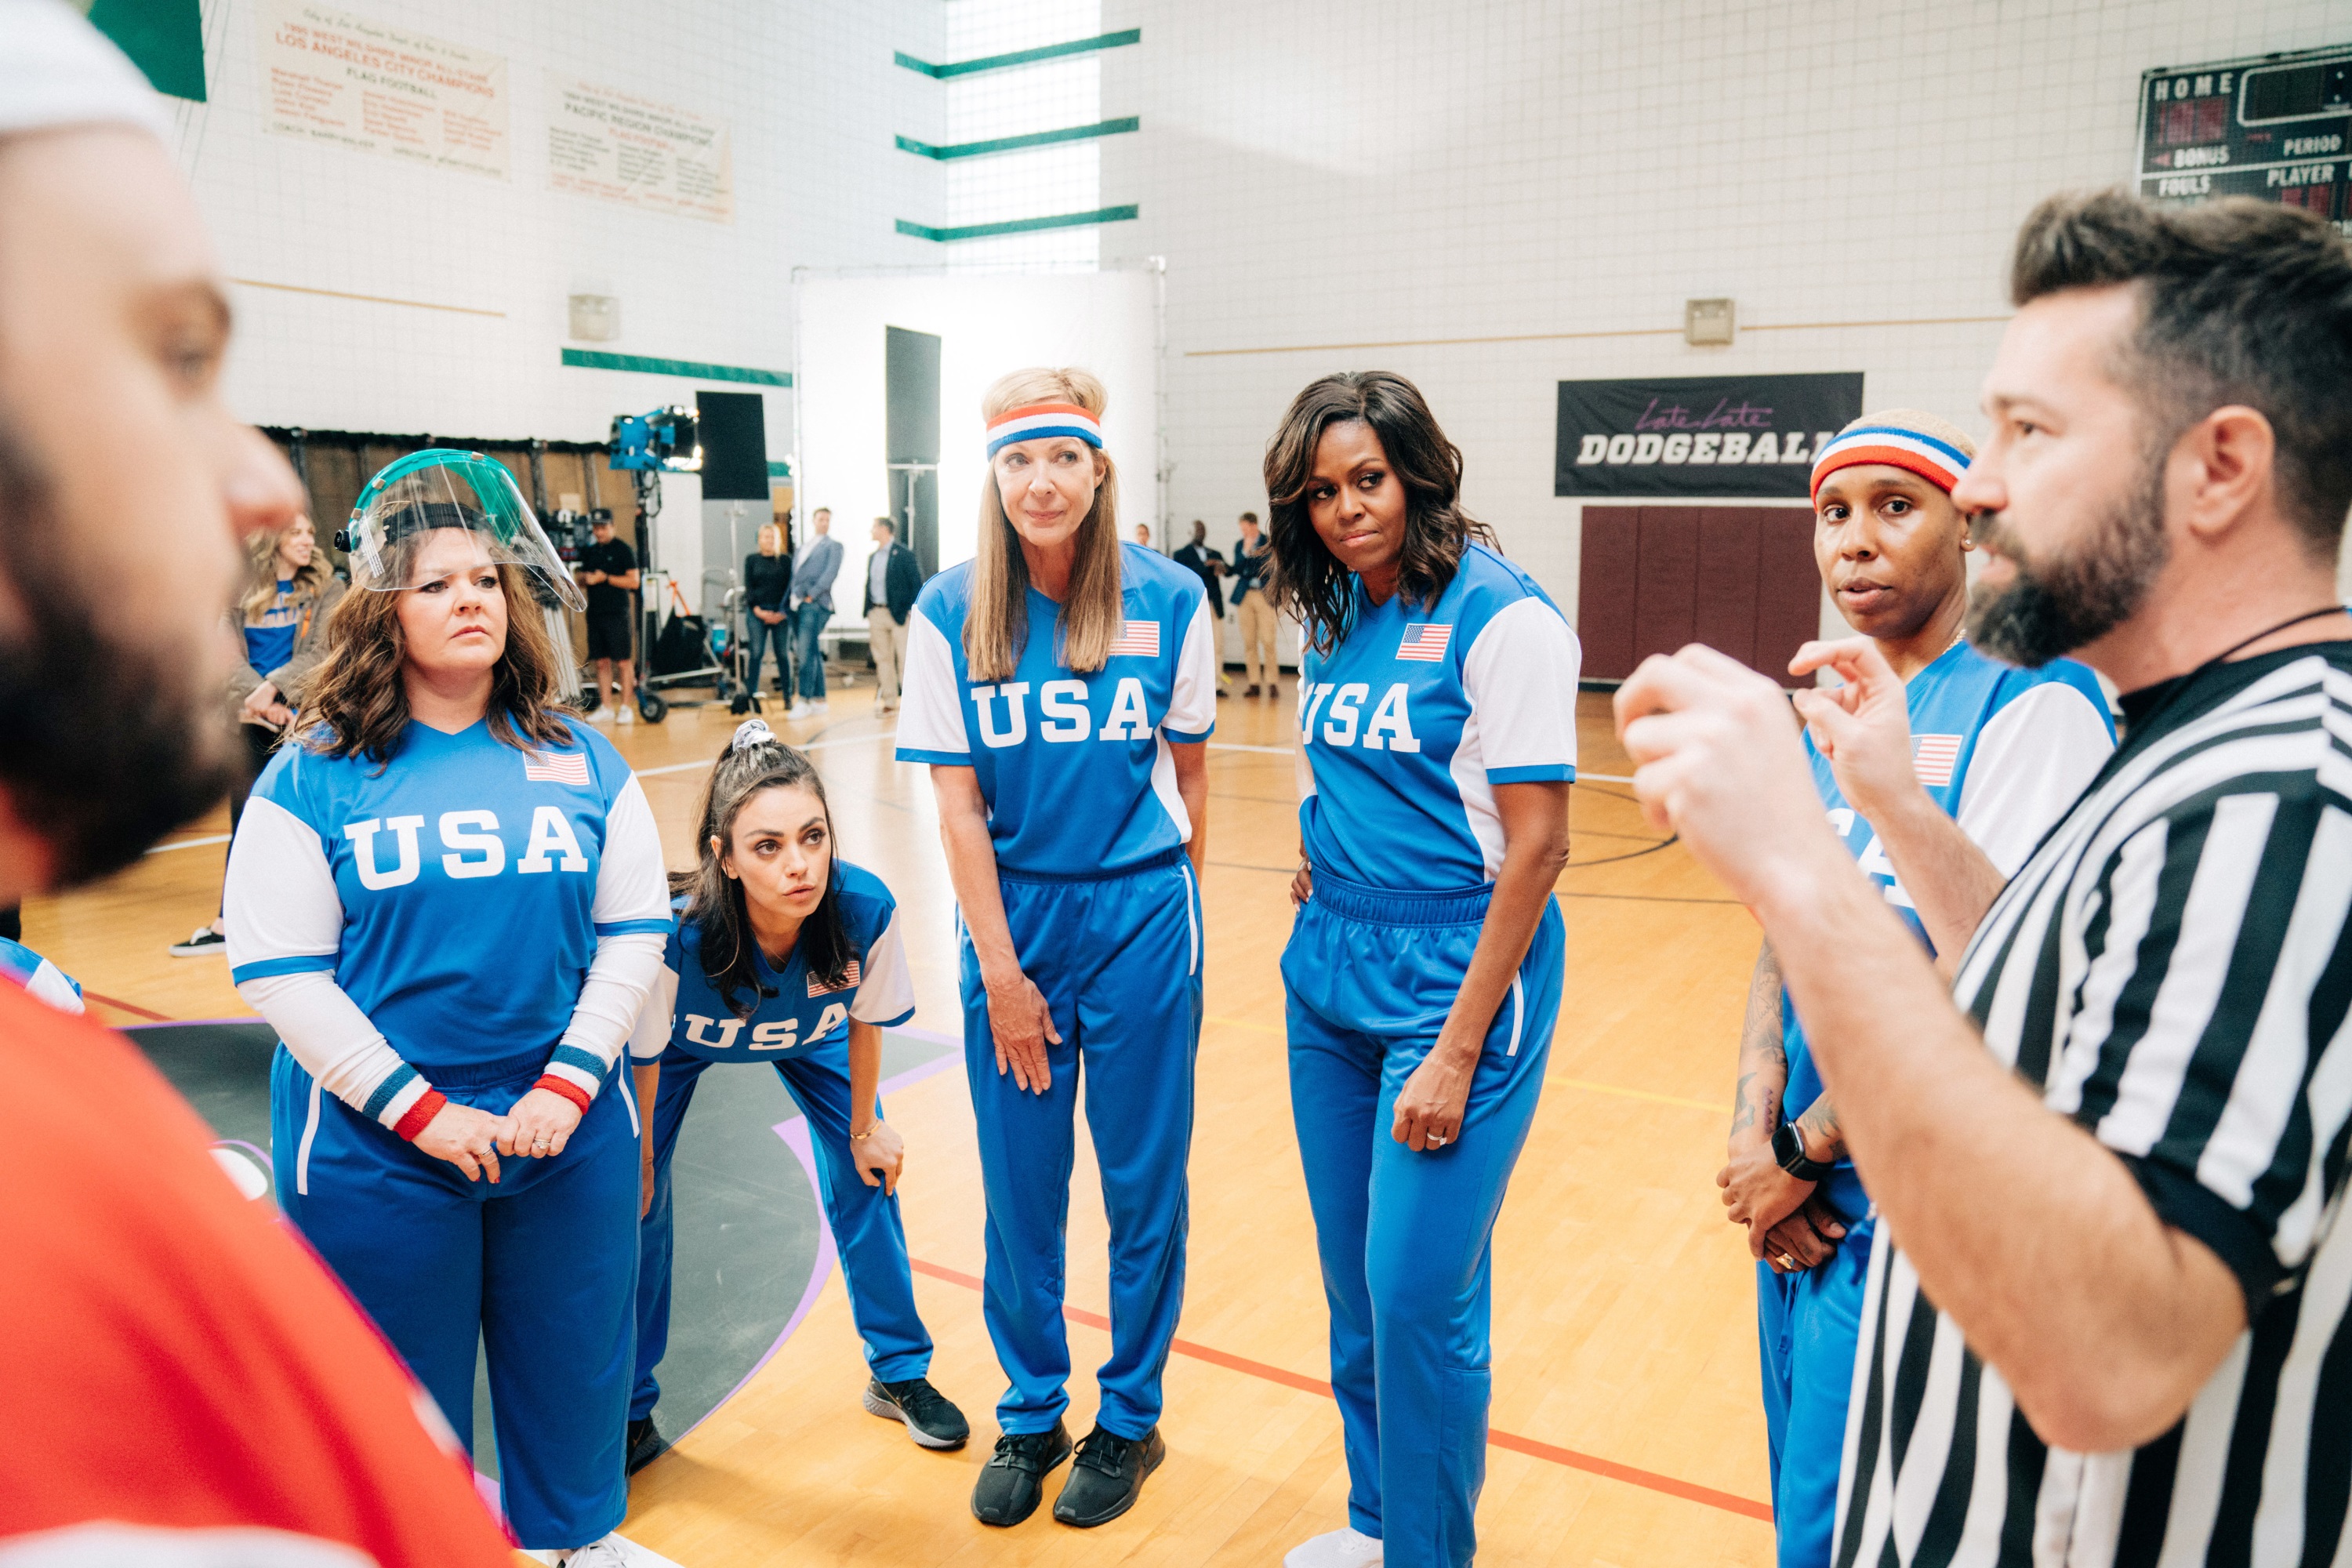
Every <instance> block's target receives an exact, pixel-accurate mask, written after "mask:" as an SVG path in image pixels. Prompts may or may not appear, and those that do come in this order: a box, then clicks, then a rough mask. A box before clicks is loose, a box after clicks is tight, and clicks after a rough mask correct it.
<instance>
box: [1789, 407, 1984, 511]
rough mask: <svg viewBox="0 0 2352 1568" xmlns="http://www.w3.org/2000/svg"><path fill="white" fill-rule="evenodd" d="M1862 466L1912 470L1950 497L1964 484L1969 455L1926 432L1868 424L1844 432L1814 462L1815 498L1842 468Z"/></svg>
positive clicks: (1813, 491)
mask: <svg viewBox="0 0 2352 1568" xmlns="http://www.w3.org/2000/svg"><path fill="white" fill-rule="evenodd" d="M1861 463H1885V464H1886V465H1887V466H1889V467H1890V468H1908V469H1910V470H1911V472H1913V473H1915V474H1916V475H1918V476H1919V477H1920V478H1921V479H1926V480H1927V482H1928V483H1929V484H1932V485H1934V486H1936V487H1937V489H1941V490H1943V491H1944V492H1945V493H1947V494H1949V493H1950V491H1951V489H1952V487H1953V486H1954V485H1957V484H1958V483H1959V482H1960V476H1961V475H1962V474H1964V473H1966V472H1968V468H1969V455H1968V454H1967V453H1966V452H1963V451H1961V450H1960V449H1959V448H1958V447H1955V446H1953V445H1952V444H1951V443H1950V442H1948V441H1945V440H1940V439H1938V438H1937V437H1934V436H1930V435H1928V434H1927V432H1925V431H1923V430H1906V429H1905V428H1904V427H1903V426H1899V425H1864V426H1862V427H1861V428H1859V429H1855V430H1847V431H1843V432H1841V433H1840V434H1839V436H1838V437H1837V439H1835V440H1834V441H1832V442H1831V443H1830V444H1829V445H1828V446H1826V447H1822V451H1821V456H1819V457H1817V458H1814V459H1813V482H1812V491H1811V494H1812V498H1813V499H1814V500H1816V501H1818V500H1820V499H1821V493H1822V480H1823V479H1828V478H1829V477H1830V476H1831V475H1832V474H1833V473H1835V472H1836V471H1837V470H1838V469H1840V468H1853V467H1854V466H1855V465H1857V464H1861Z"/></svg>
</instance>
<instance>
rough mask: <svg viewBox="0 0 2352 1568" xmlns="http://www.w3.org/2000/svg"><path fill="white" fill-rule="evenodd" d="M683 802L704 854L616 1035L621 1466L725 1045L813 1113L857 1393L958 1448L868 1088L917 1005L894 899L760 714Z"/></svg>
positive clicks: (663, 1326) (684, 881) (805, 765)
mask: <svg viewBox="0 0 2352 1568" xmlns="http://www.w3.org/2000/svg"><path fill="white" fill-rule="evenodd" d="M696 820H697V821H698V823H699V824H700V827H699V829H698V834H697V837H698V838H699V839H700V840H701V849H702V857H701V863H700V864H699V865H698V866H697V867H696V868H694V869H693V870H691V871H687V872H682V873H680V874H679V875H677V877H675V878H673V879H672V883H673V886H674V887H675V888H676V889H677V892H679V893H680V894H681V895H683V896H682V898H681V899H680V900H679V906H680V908H679V912H678V922H677V931H676V932H675V933H674V934H673V935H672V936H671V937H670V939H669V947H668V951H667V952H666V953H665V954H664V957H663V962H662V971H661V973H660V974H659V975H658V976H656V979H655V981H654V985H653V995H652V998H651V1000H650V1001H649V1002H648V1003H647V1004H646V1010H645V1012H644V1014H643V1015H642V1016H640V1017H639V1018H638V1020H637V1027H636V1032H635V1034H634V1035H633V1036H632V1037H630V1041H629V1057H630V1064H631V1066H632V1067H633V1068H635V1077H636V1088H637V1101H638V1103H639V1104H640V1105H642V1106H644V1107H645V1111H646V1133H645V1146H644V1168H645V1175H644V1197H643V1200H642V1202H643V1205H644V1207H645V1217H644V1219H643V1221H642V1222H641V1223H640V1225H639V1226H638V1241H639V1250H638V1258H637V1375H636V1386H635V1390H634V1392H633V1393H632V1394H631V1395H630V1399H629V1468H630V1469H631V1470H632V1471H635V1470H637V1469H641V1468H644V1467H645V1465H646V1463H647V1462H648V1461H650V1460H651V1459H652V1458H654V1457H655V1456H656V1455H657V1454H659V1453H660V1452H661V1451H662V1449H663V1447H666V1445H665V1444H664V1443H663V1441H662V1439H661V1436H660V1434H659V1433H658V1431H656V1428H655V1426H654V1419H653V1414H654V1405H655V1403H656V1401H657V1400H659V1399H660V1397H661V1384H659V1383H658V1382H657V1381H656V1379H655V1376H654V1369H655V1368H656V1367H657V1366H659V1365H660V1364H661V1360H662V1356H663V1353H664V1352H666V1351H667V1349H668V1346H669V1305H670V1264H671V1258H672V1252H673V1235H672V1231H671V1205H670V1163H671V1161H672V1159H673V1158H674V1157H675V1156H676V1154H677V1134H678V1128H679V1126H680V1125H681V1124H682V1123H683V1122H684V1121H686V1111H687V1107H688V1106H689V1105H691V1104H692V1103H693V1101H694V1086H695V1084H696V1083H697V1082H698V1081H699V1079H701V1077H702V1075H703V1073H704V1071H705V1070H706V1069H708V1068H710V1067H712V1066H713V1065H716V1064H723V1063H727V1062H748V1063H752V1064H758V1063H761V1062H765V1063H767V1064H769V1065H770V1066H772V1067H773V1068H775V1069H776V1076H777V1077H778V1078H780V1079H782V1080H783V1084H784V1089H785V1090H786V1092H788V1093H789V1094H791V1096H792V1097H793V1101H794V1102H795V1103H796V1104H798V1105H799V1106H800V1108H801V1112H802V1114H803V1115H804V1116H806V1117H807V1118H808V1125H809V1142H810V1144H811V1146H812V1148H813V1150H814V1153H815V1155H816V1173H817V1194H818V1196H819V1198H820V1199H821V1200H822V1201H823V1203H824V1217H825V1223H826V1224H827V1225H829V1226H832V1227H833V1239H834V1245H835V1247H837V1248H838V1249H839V1250H840V1253H841V1272H842V1278H843V1279H844V1280H845V1282H846V1283H847V1285H848V1287H849V1310H850V1313H851V1315H852V1316H853V1317H854V1318H855V1319H856V1321H857V1332H858V1335H859V1337H860V1338H861V1339H863V1340H864V1341H865V1342H866V1365H867V1368H868V1370H869V1372H870V1373H871V1376H870V1378H869V1380H868V1382H867V1384H866V1399H865V1404H866V1409H867V1410H869V1411H871V1412H872V1413H873V1414H875V1415H881V1416H886V1417H887V1418H889V1419H891V1420H894V1421H903V1422H904V1423H906V1426H907V1433H908V1436H911V1437H912V1438H914V1440H915V1441H916V1442H917V1443H919V1444H920V1445H922V1446H923V1447H926V1448H961V1447H963V1445H964V1440H965V1439H966V1438H967V1437H969V1436H971V1427H970V1426H967V1425H966V1424H965V1422H964V1418H963V1413H962V1412H961V1411H960V1410H958V1409H957V1408H956V1407H955V1406H954V1405H951V1404H950V1403H949V1402H948V1401H947V1400H946V1399H945V1398H943V1397H942V1396H941V1395H940V1393H939V1391H938V1390H937V1389H935V1388H933V1387H932V1386H931V1384H930V1381H929V1377H928V1376H927V1375H926V1374H927V1373H929V1371H930V1364H931V1336H930V1335H929V1332H927V1331H925V1330H924V1328H923V1321H922V1319H921V1317H920V1316H919V1315H918V1314H917V1312H916V1310H915V1277H914V1270H913V1268H912V1267H911V1266H910V1265H909V1264H908V1260H907V1233H906V1230H905V1227H904V1226H901V1225H900V1223H899V1219H898V1174H899V1172H900V1170H901V1169H902V1167H903V1163H904V1160H905V1149H904V1145H903V1144H901V1143H900V1142H899V1139H898V1131H897V1130H896V1129H894V1128H892V1127H891V1126H890V1125H889V1124H888V1123H887V1122H885V1121H883V1120H882V1107H881V1104H880V1103H879V1101H877V1100H876V1098H875V1091H876V1086H877V1083H878V1082H879V1080H880V1078H881V1074H882V1031H883V1030H884V1029H886V1028H888V1027H890V1026H893V1025H897V1024H903V1023H905V1022H906V1021H907V1020H908V1018H911V1017H913V1016H914V1015H915V987H914V983H913V982H912V981H911V980H910V979H908V974H907V952H906V947H905V944H904V943H902V942H900V941H899V935H898V902H897V900H894V899H892V898H891V896H890V889H888V888H886V887H884V886H883V885H882V879H880V878H879V877H877V876H875V875H874V873H872V872H871V871H867V870H865V869H863V868H859V867H856V866H853V865H851V864H850V863H849V862H848V861H846V860H844V859H841V858H839V857H838V851H837V846H836V845H835V842H834V837H833V814H832V812H831V810H830V809H829V808H828V807H827V806H826V805H825V799H824V781H823V780H821V779H819V778H818V777H817V773H816V769H815V768H814V767H812V766H811V765H810V763H809V760H808V758H807V757H806V756H805V755H804V754H803V753H802V752H797V751H795V750H793V748H792V747H790V746H787V745H785V744H784V743H783V742H781V741H779V740H777V739H776V737H775V736H774V734H773V733H772V732H771V731H769V729H768V726H767V725H766V724H764V723H762V722H761V721H759V720H757V719H753V720H751V721H748V722H746V723H744V724H742V725H740V726H739V727H738V728H737V730H736V731H735V736H734V739H733V740H732V741H731V742H729V744H728V748H727V750H726V751H725V752H721V753H720V754H719V762H718V764H717V766H715V767H713V768H712V769H711V773H710V784H709V787H708V788H707V789H706V790H705V791H704V792H703V797H702V810H701V813H700V815H699V816H698V817H697V819H696Z"/></svg>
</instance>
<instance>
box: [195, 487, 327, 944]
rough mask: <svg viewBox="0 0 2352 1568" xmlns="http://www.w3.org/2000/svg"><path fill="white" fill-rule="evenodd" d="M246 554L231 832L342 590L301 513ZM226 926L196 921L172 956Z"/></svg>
mask: <svg viewBox="0 0 2352 1568" xmlns="http://www.w3.org/2000/svg"><path fill="white" fill-rule="evenodd" d="M250 553H251V556H252V561H251V566H252V570H251V571H250V572H249V573H248V574H247V578H246V587H245V593H244V595H242V596H241V597H240V598H239V599H238V600H237V605H236V616H237V620H238V621H239V623H240V625H239V627H238V629H239V630H240V631H241V632H242V633H243V634H244V637H245V662H244V663H243V664H241V665H239V666H238V667H237V669H236V673H235V674H234V675H232V676H230V677H229V680H228V704H229V712H230V714H231V716H232V717H233V718H234V719H235V720H236V732H237V734H238V735H239V736H240V737H242V738H243V740H244V742H245V750H246V757H247V763H248V766H247V769H246V771H245V773H244V775H243V776H242V777H241V778H240V779H239V780H238V781H237V783H236V786H235V787H234V788H232V789H231V790H230V791H229V796H228V830H229V831H230V832H231V833H235V832H236V824H237V819H238V818H239V817H241V816H244V815H245V800H246V796H247V795H249V794H251V793H252V790H253V781H254V780H255V779H257V778H258V777H259V776H260V775H261V770H262V768H263V766H264V765H265V764H266V763H268V761H269V752H270V749H271V748H272V747H274V746H276V745H277V744H278V737H279V736H281V735H283V734H284V733H285V732H286V726H287V725H288V724H289V723H291V722H293V719H294V710H295V709H297V708H299V707H300V706H301V705H302V699H303V697H304V695H305V693H306V691H307V689H308V688H309V684H310V672H311V671H312V670H313V669H316V668H318V666H319V660H320V659H321V658H324V657H325V656H326V652H327V616H328V613H329V612H330V611H331V610H333V609H334V607H335V605H336V602H337V601H339V600H340V599H341V598H342V596H343V581H342V579H341V578H340V577H338V576H336V575H335V574H333V573H332V572H331V571H329V570H328V567H327V558H326V557H325V556H323V555H321V554H320V553H319V536H318V532H317V531H316V530H315V529H313V528H312V527H311V526H310V519H309V518H307V517H298V518H296V519H295V520H294V521H293V522H292V523H290V524H289V525H288V527H287V529H286V531H284V532H283V533H278V534H274V535H273V534H268V533H260V534H256V535H255V536H254V538H253V541H252V543H251V545H250ZM225 931H226V927H225V926H224V924H223V922H222V921H221V918H220V916H219V915H218V914H217V913H216V914H215V915H214V916H213V919H212V923H211V924H209V925H201V926H198V927H197V928H196V929H195V930H194V931H193V932H192V933H190V935H189V937H188V940H187V941H185V942H174V943H173V945H172V956H173V957H174V958H202V957H204V956H205V955H206V954H207V953H215V952H226V951H227V947H228V939H227V937H226V935H225V934H224V932H225Z"/></svg>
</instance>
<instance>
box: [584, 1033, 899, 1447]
mask: <svg viewBox="0 0 2352 1568" xmlns="http://www.w3.org/2000/svg"><path fill="white" fill-rule="evenodd" d="M719 1065H721V1064H719V1063H716V1062H713V1061H711V1060H709V1058H704V1057H698V1056H690V1055H688V1053H687V1052H685V1051H681V1050H678V1049H677V1048H676V1047H672V1048H670V1049H669V1050H667V1051H665V1052H663V1053H662V1057H661V1087H660V1088H659V1089H657V1090H656V1092H655V1095H654V1202H653V1207H652V1208H650V1209H648V1210H647V1211H646V1216H645V1218H644V1219H643V1220H642V1221H640V1222H639V1223H638V1226H637V1243H638V1250H637V1372H636V1378H635V1386H634V1387H633V1388H632V1390H631V1392H630V1394H629V1419H630V1420H632V1421H635V1420H636V1419H638V1418H639V1417H641V1416H646V1415H652V1414H653V1413H654V1406H655V1405H656V1404H657V1403H659V1402H660V1399H661V1384H660V1383H659V1382H658V1381H657V1380H656V1378H655V1376H654V1369H655V1368H656V1367H657V1366H659V1365H660V1364H661V1360H662V1357H663V1355H664V1354H666V1353H667V1352H668V1350H669V1302H670V1265H671V1262H672V1258H673V1256H674V1252H675V1247H676V1236H675V1232H674V1229H673V1210H672V1206H671V1201H670V1162H671V1160H672V1158H673V1157H674V1156H675V1155H676V1154H677V1134H678V1128H679V1127H680V1125H682V1124H683V1123H684V1122H685V1121H686V1112H687V1108H688V1106H690V1105H692V1104H693V1103H694V1086H695V1082H696V1080H697V1079H700V1078H701V1077H702V1074H703V1070H704V1069H705V1068H711V1067H717V1066H719ZM772 1066H773V1067H774V1068H775V1069H776V1076H777V1077H778V1078H780V1079H783V1080H784V1089H785V1091H786V1092H788V1093H789V1094H791V1096H792V1097H793V1103H794V1104H796V1105H798V1106H799V1107H800V1108H801V1114H802V1115H803V1116H805V1117H806V1118H808V1124H809V1149H810V1152H812V1153H813V1154H814V1155H815V1156H816V1190H817V1198H818V1200H819V1201H820V1202H821V1203H822V1204H823V1205H824V1222H825V1224H826V1225H827V1226H830V1227H831V1228H832V1230H833V1245H834V1247H835V1250H836V1251H838V1252H839V1253H840V1255H841V1276H842V1282H843V1283H844V1284H845V1285H847V1286H848V1287H849V1312H850V1316H851V1317H852V1318H854V1319H855V1320H856V1323H857V1332H858V1337H859V1338H861V1339H863V1340H864V1341H865V1342H866V1364H867V1365H868V1366H870V1367H872V1368H873V1369H874V1375H875V1376H877V1377H878V1378H880V1379H881V1380H882V1381H883V1382H885V1383H904V1382H905V1381H906V1380H907V1379H908V1378H910V1377H921V1376H923V1375H924V1374H925V1373H928V1372H929V1371H930V1368H931V1336H930V1334H929V1331H926V1330H925V1329H924V1327H923V1320H922V1318H921V1316H920V1315H919V1314H918V1313H917V1312H916V1310H915V1273H914V1268H913V1266H912V1265H910V1264H909V1263H908V1260H907V1232H906V1229H905V1227H904V1226H902V1225H901V1224H900V1223H899V1218H898V1199H897V1197H895V1196H885V1195H884V1194H883V1192H882V1189H881V1188H880V1187H869V1186H867V1185H866V1183H865V1181H864V1179H863V1178H861V1177H860V1176H859V1175H858V1173H857V1165H856V1161H855V1160H854V1159H852V1157H851V1155H850V1149H849V1041H848V1038H847V1037H845V1036H843V1037H835V1038H834V1039H832V1040H829V1041H826V1042H825V1043H824V1044H822V1045H819V1046H814V1047H808V1048H806V1049H804V1050H801V1051H794V1052H793V1053H792V1054H790V1055H788V1056H782V1057H778V1058H773V1060H772ZM880 1108H881V1104H880V1101H879V1100H877V1101H876V1110H877V1113H878V1112H879V1110H880ZM776 1152H777V1154H778V1155H779V1156H780V1157H782V1158H790V1155H789V1154H788V1153H787V1152H785V1151H784V1150H783V1149H782V1147H781V1146H779V1147H778V1149H777V1151H776Z"/></svg>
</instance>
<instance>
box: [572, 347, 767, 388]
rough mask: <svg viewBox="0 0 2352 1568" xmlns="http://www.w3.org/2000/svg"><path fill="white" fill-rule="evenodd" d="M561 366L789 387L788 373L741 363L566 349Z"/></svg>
mask: <svg viewBox="0 0 2352 1568" xmlns="http://www.w3.org/2000/svg"><path fill="white" fill-rule="evenodd" d="M563 363H565V364H567V365H569V366H571V367H572V369H574V370H635V371H642V372H644V373H645V374H647V375H690V376H694V377H697V378H698V379H699V380H703V381H748V382H750V383H751V384H752V385H754V386H790V385H791V384H793V373H792V372H791V371H788V370H754V369H752V368H751V366H749V365H741V364H709V363H704V362H703V361H701V360H698V359H655V358H653V357H651V356H650V355H646V354H608V353H602V352H600V351H598V350H596V349H565V350H564V351H563Z"/></svg>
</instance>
